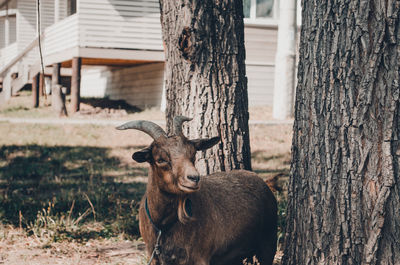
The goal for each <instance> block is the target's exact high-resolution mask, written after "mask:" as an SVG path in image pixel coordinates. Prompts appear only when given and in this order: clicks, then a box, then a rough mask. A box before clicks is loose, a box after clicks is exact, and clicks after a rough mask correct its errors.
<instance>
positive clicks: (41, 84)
mask: <svg viewBox="0 0 400 265" xmlns="http://www.w3.org/2000/svg"><path fill="white" fill-rule="evenodd" d="M44 90H45V89H44V75H43V74H41V73H40V74H39V96H44V93H46V91H44Z"/></svg>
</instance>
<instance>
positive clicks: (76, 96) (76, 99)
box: [71, 57, 82, 112]
mask: <svg viewBox="0 0 400 265" xmlns="http://www.w3.org/2000/svg"><path fill="white" fill-rule="evenodd" d="M81 66H82V58H80V57H74V58H73V59H72V78H71V105H72V112H77V111H79V104H80V92H81Z"/></svg>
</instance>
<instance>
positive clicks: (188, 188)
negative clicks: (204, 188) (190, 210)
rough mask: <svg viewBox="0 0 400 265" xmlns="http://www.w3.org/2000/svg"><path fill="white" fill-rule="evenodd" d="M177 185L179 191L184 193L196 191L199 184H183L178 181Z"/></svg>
mask: <svg viewBox="0 0 400 265" xmlns="http://www.w3.org/2000/svg"><path fill="white" fill-rule="evenodd" d="M178 186H179V189H180V190H181V191H183V192H186V193H190V192H194V191H197V190H198V189H199V188H200V185H199V184H198V183H196V184H192V185H190V184H186V183H185V184H182V183H178Z"/></svg>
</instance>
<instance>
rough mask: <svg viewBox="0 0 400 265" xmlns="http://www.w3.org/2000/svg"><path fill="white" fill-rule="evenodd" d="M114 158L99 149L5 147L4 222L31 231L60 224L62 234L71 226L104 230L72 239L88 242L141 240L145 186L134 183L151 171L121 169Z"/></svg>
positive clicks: (0, 211)
mask: <svg viewBox="0 0 400 265" xmlns="http://www.w3.org/2000/svg"><path fill="white" fill-rule="evenodd" d="M110 153H111V149H109V148H98V147H79V146H78V147H67V146H56V147H53V146H52V147H47V146H39V145H27V146H16V145H11V146H3V147H1V148H0V222H2V223H5V224H12V225H15V226H17V227H18V226H21V227H23V228H26V229H27V230H29V229H30V230H32V229H33V228H38V227H39V228H40V227H46V226H49V225H50V224H52V223H53V222H55V223H57V222H59V223H58V227H55V229H59V228H60V227H61V226H66V225H68V224H66V222H67V221H68V220H69V224H70V225H71V224H73V225H74V226H79V225H83V224H85V223H88V222H91V223H97V224H101V225H100V226H101V228H100V229H92V230H91V231H88V230H87V229H86V230H85V231H86V232H85V233H86V234H85V235H79V234H78V235H77V234H71V233H70V232H68V233H70V234H69V235H67V237H68V236H70V237H85V238H86V239H88V238H93V237H96V236H113V235H116V234H120V233H125V234H127V235H132V236H136V235H138V234H139V231H138V221H137V218H136V216H137V211H138V203H139V201H140V198H141V197H142V196H143V194H144V191H145V184H144V183H139V182H135V181H134V178H135V177H137V176H146V175H147V170H146V169H144V168H127V167H126V166H121V165H120V161H119V159H118V158H117V157H114V156H112V155H110ZM132 172H134V173H133V174H132ZM124 173H126V174H124ZM71 220H72V221H71ZM78 230H79V229H77V231H78ZM32 231H33V230H32ZM80 232H82V231H80ZM68 233H67V234H68Z"/></svg>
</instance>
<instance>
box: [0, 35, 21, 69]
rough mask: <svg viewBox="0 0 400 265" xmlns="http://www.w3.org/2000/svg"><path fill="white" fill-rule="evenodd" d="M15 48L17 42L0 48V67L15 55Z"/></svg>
mask: <svg viewBox="0 0 400 265" xmlns="http://www.w3.org/2000/svg"><path fill="white" fill-rule="evenodd" d="M17 48H18V46H17V43H16V42H14V43H13V44H11V45H8V46H7V47H5V48H3V49H0V69H2V68H3V67H4V66H5V65H6V64H8V63H9V62H10V61H11V60H12V59H13V58H14V57H15V56H17Z"/></svg>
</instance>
